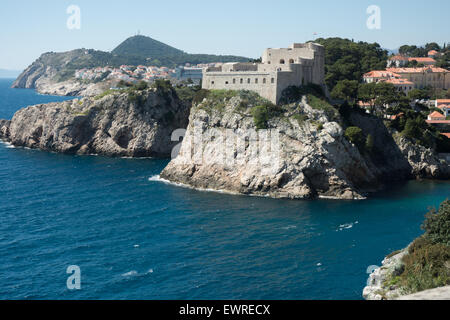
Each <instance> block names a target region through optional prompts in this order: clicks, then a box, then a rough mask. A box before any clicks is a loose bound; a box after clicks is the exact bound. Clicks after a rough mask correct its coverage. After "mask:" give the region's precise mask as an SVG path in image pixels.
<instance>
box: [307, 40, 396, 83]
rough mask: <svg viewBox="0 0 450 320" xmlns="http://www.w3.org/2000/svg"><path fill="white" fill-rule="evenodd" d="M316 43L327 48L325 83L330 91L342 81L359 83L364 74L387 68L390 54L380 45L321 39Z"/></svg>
mask: <svg viewBox="0 0 450 320" xmlns="http://www.w3.org/2000/svg"><path fill="white" fill-rule="evenodd" d="M315 42H317V43H319V44H321V45H323V46H324V47H325V82H326V84H327V86H328V88H329V89H330V91H332V90H333V88H334V86H335V85H336V84H337V82H338V81H340V80H356V81H359V80H360V79H361V77H362V75H363V74H364V73H366V72H369V71H371V70H381V69H384V68H385V67H386V60H387V58H388V53H387V51H386V50H384V49H382V48H381V46H380V45H379V44H378V43H367V42H352V41H351V40H349V39H341V38H327V39H324V38H319V39H316V40H315Z"/></svg>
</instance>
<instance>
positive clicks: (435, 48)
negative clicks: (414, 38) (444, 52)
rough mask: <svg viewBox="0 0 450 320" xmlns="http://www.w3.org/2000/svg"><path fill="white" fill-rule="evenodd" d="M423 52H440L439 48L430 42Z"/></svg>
mask: <svg viewBox="0 0 450 320" xmlns="http://www.w3.org/2000/svg"><path fill="white" fill-rule="evenodd" d="M425 50H427V51H431V50H436V51H441V47H440V46H439V45H438V44H437V43H436V42H431V43H427V44H426V45H425Z"/></svg>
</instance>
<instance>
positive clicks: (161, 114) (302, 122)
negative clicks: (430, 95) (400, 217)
mask: <svg viewBox="0 0 450 320" xmlns="http://www.w3.org/2000/svg"><path fill="white" fill-rule="evenodd" d="M228 94H229V95H230V96H227V97H225V98H224V97H212V98H211V97H207V98H205V99H204V100H203V101H201V102H199V103H196V104H195V105H194V106H193V107H192V108H191V104H190V103H188V102H183V101H181V100H180V99H179V98H178V96H177V94H176V93H175V91H174V90H173V89H170V90H168V91H167V88H166V89H164V88H160V89H147V90H144V91H137V90H134V91H130V90H124V91H112V92H109V93H108V94H105V95H100V96H97V97H85V98H83V99H75V100H72V101H65V102H60V103H50V104H46V105H37V106H31V107H28V108H25V109H22V110H19V111H18V112H17V113H16V114H15V115H14V117H13V119H12V120H0V138H1V139H3V140H5V141H7V142H9V143H11V144H13V145H15V146H24V147H29V148H39V149H41V150H46V151H55V152H62V153H69V154H99V155H106V156H126V157H163V158H170V156H171V153H172V151H173V149H174V147H176V146H177V145H178V142H173V141H171V140H172V139H171V136H172V133H173V132H174V131H175V130H177V129H184V128H186V127H187V132H186V134H185V136H184V139H183V143H182V144H181V149H180V152H179V154H178V156H177V157H176V158H175V159H172V161H171V162H170V163H169V164H168V166H167V167H166V168H165V169H164V170H163V171H162V173H161V175H160V176H161V178H162V179H165V180H167V181H170V182H173V183H178V184H182V185H185V186H188V187H191V188H194V189H199V190H215V191H221V192H228V193H232V194H243V195H254V196H263V197H272V198H284V199H313V198H325V199H344V200H356V199H365V198H366V197H367V196H368V195H369V194H370V193H372V192H376V191H378V190H381V189H383V188H384V187H385V186H386V185H387V184H389V183H391V182H392V181H404V180H407V179H414V178H429V179H449V178H450V166H449V165H448V163H446V162H445V161H442V160H440V159H439V158H438V155H437V154H435V153H434V152H433V151H432V150H430V149H426V148H424V147H422V146H419V145H416V144H413V143H411V142H410V141H408V140H407V139H405V138H403V137H402V136H401V135H399V134H396V133H395V132H391V131H390V130H389V129H388V128H386V127H385V125H384V123H383V121H382V120H380V119H378V118H376V117H373V116H369V115H366V114H361V113H351V114H350V115H349V118H348V119H347V120H346V121H350V122H351V123H353V124H354V125H357V126H359V127H361V128H363V130H364V133H365V134H366V135H368V134H370V135H371V136H373V137H374V145H373V151H372V152H367V151H362V150H359V148H358V147H357V146H355V145H354V144H352V143H351V142H349V140H348V139H347V138H346V137H345V135H344V129H343V125H342V122H343V121H344V120H343V119H342V116H341V115H340V114H339V112H338V111H337V110H336V109H334V108H333V107H331V106H330V107H329V108H325V109H321V108H317V107H314V106H312V105H311V103H310V102H309V101H308V99H307V98H306V96H304V97H303V99H302V100H301V101H298V102H295V103H291V104H289V105H285V106H283V107H282V109H283V110H281V109H280V110H279V109H278V108H279V107H277V106H272V107H271V108H275V109H276V110H278V111H277V112H278V113H277V116H274V117H271V118H270V119H266V120H267V123H266V125H267V129H258V128H256V125H255V114H254V109H255V108H256V109H257V108H259V107H258V104H264V103H265V101H264V99H262V98H261V97H259V96H258V95H257V94H254V93H251V92H239V93H237V94H236V93H234V94H233V93H228ZM280 108H281V107H280ZM199 138H200V140H201V144H198V143H197V142H198V141H197V140H199Z"/></svg>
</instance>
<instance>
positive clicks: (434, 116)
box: [429, 111, 444, 118]
mask: <svg viewBox="0 0 450 320" xmlns="http://www.w3.org/2000/svg"><path fill="white" fill-rule="evenodd" d="M429 117H432V118H443V117H444V115H443V114H442V113H440V112H437V111H434V112H433V113H431V114H430V115H429Z"/></svg>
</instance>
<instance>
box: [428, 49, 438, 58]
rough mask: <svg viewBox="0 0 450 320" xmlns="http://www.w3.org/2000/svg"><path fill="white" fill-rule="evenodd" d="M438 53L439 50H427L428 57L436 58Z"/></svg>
mask: <svg viewBox="0 0 450 320" xmlns="http://www.w3.org/2000/svg"><path fill="white" fill-rule="evenodd" d="M438 55H439V52H437V51H436V50H430V51H428V56H429V57H430V58H436V57H437V56H438Z"/></svg>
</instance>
